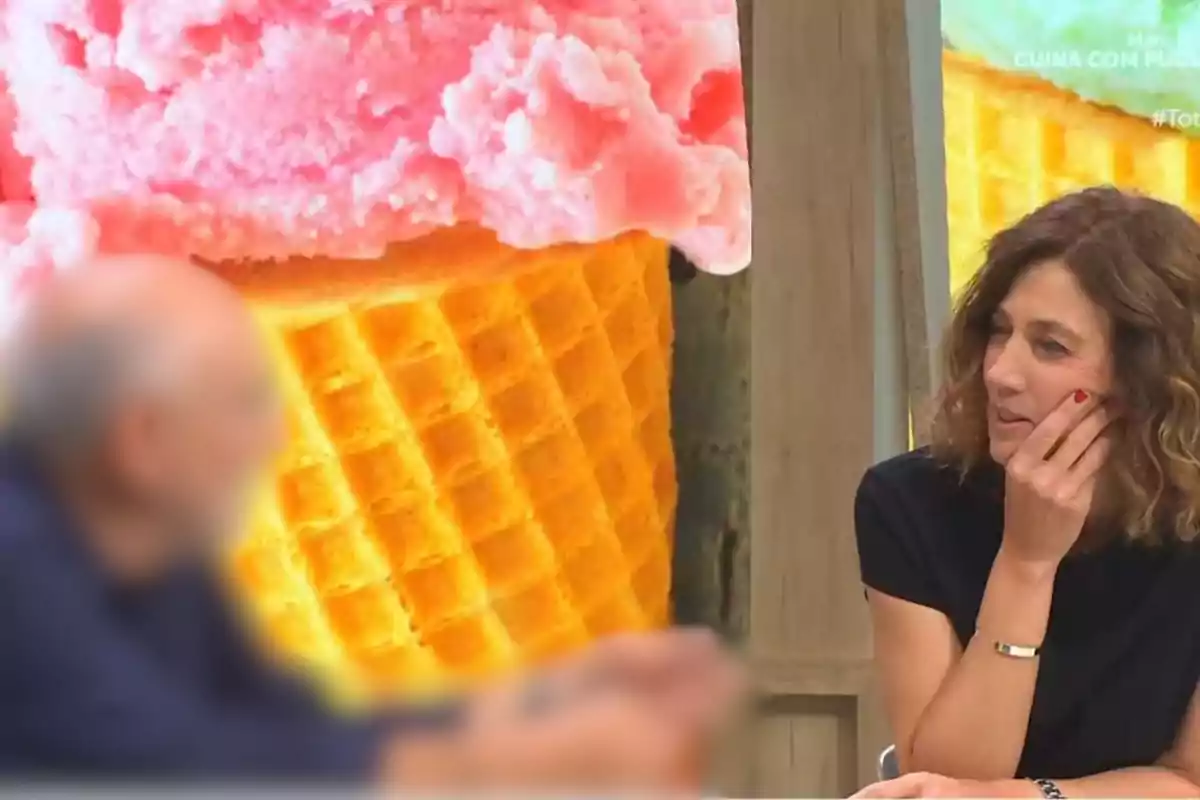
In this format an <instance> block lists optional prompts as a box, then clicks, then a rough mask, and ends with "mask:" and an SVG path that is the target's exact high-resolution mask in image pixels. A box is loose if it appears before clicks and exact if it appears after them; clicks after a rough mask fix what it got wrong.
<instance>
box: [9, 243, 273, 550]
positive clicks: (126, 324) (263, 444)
mask: <svg viewBox="0 0 1200 800" xmlns="http://www.w3.org/2000/svg"><path fill="white" fill-rule="evenodd" d="M4 366H5V368H6V373H7V374H6V375H5V376H4V378H3V383H2V385H3V387H4V393H5V401H6V405H7V408H6V409H5V411H6V415H7V417H8V421H9V423H10V424H11V426H12V428H13V429H14V432H15V433H16V434H17V435H18V436H20V437H22V438H23V439H25V441H26V442H27V443H28V444H29V445H30V446H32V447H33V448H35V449H36V450H38V451H39V452H40V454H41V455H42V456H44V457H45V458H46V459H47V460H48V461H49V462H50V463H51V464H52V465H54V466H55V467H56V468H60V469H62V470H63V471H64V472H63V474H64V475H70V476H71V477H72V478H74V479H81V480H83V481H86V482H87V483H88V484H89V485H90V487H91V489H92V490H93V492H95V490H99V491H100V495H101V496H102V497H103V499H104V501H105V502H108V503H112V504H114V505H117V506H119V507H120V511H121V513H122V514H124V515H129V514H134V515H137V517H138V518H139V519H141V520H145V521H146V522H147V523H149V525H148V527H149V528H153V529H156V530H159V531H161V532H162V535H163V536H164V537H170V541H169V544H171V545H172V546H173V547H184V548H187V549H192V548H194V547H195V546H197V545H203V544H206V543H208V542H211V541H212V540H213V538H214V537H217V536H221V535H226V534H230V533H234V532H236V528H237V527H239V523H240V522H241V519H242V515H243V513H244V512H245V510H246V506H247V504H248V502H249V500H250V494H251V492H252V490H253V488H254V487H255V485H256V484H257V481H258V480H259V479H260V477H261V474H262V471H263V469H264V468H265V467H266V466H267V464H268V462H269V460H270V459H271V457H272V456H273V454H274V453H275V451H276V450H277V448H278V447H279V446H280V444H281V438H282V430H281V428H282V425H281V419H280V413H279V412H280V410H279V407H278V403H277V397H276V393H275V384H274V380H273V378H274V375H273V372H272V369H271V363H270V359H269V357H268V354H267V352H266V351H265V348H264V344H263V341H262V339H261V338H260V336H259V331H258V330H257V328H256V326H255V322H254V320H253V318H252V317H251V316H250V314H249V313H248V311H247V309H246V308H245V306H244V305H243V304H242V302H241V300H240V299H239V297H238V296H237V294H236V293H235V292H234V291H233V289H232V288H231V287H229V286H228V285H226V284H224V283H223V282H221V281H220V280H219V279H217V278H216V277H214V276H213V275H211V274H209V273H207V272H205V271H203V270H201V269H199V268H197V267H194V266H192V265H190V264H188V263H186V262H180V261H175V260H170V259H164V258H156V257H150V256H139V257H122V258H110V259H105V260H103V261H97V262H95V263H92V264H89V265H88V266H87V267H85V268H83V269H81V270H78V271H76V272H72V273H69V274H67V275H64V276H62V277H61V278H58V279H56V280H55V281H54V282H53V283H51V284H50V285H48V286H47V287H46V288H45V290H44V292H42V293H41V295H40V296H39V297H38V298H37V299H36V300H35V303H34V306H33V308H31V309H30V313H29V315H28V316H27V317H26V318H25V320H24V322H23V323H22V325H21V326H20V328H19V329H18V331H17V332H16V336H15V338H14V339H13V341H12V346H11V349H10V351H9V353H8V355H7V358H6V359H5V364H4Z"/></svg>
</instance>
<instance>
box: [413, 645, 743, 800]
mask: <svg viewBox="0 0 1200 800" xmlns="http://www.w3.org/2000/svg"><path fill="white" fill-rule="evenodd" d="M744 688H745V683H744V680H743V677H742V672H741V670H740V668H739V666H738V664H737V662H736V661H735V660H734V659H733V658H731V657H730V656H729V655H728V654H727V653H726V652H725V651H724V650H723V649H722V648H721V647H720V645H719V643H718V642H717V640H716V638H715V637H713V636H712V635H711V634H709V633H707V632H703V631H690V630H671V631H663V632H657V633H646V634H628V635H622V636H617V637H613V638H611V639H607V640H602V641H601V642H599V643H597V644H596V645H594V646H593V647H591V648H588V649H587V650H584V651H582V652H581V653H578V654H576V655H573V656H571V657H569V658H567V659H564V660H563V661H562V662H560V663H559V664H557V665H554V666H552V667H550V668H548V669H545V670H542V671H539V672H538V673H536V674H534V675H531V676H521V677H520V678H518V679H517V680H513V681H509V682H506V683H504V684H503V685H501V686H499V687H496V688H493V689H491V690H490V691H485V692H482V693H480V694H479V695H477V696H476V697H475V698H474V700H473V701H472V702H471V704H470V712H469V714H468V718H467V720H466V723H465V725H464V727H463V728H462V729H461V730H459V731H457V732H455V733H454V734H453V735H452V736H450V737H448V738H447V739H445V740H443V742H442V743H440V744H437V743H435V744H429V743H421V742H411V743H409V745H408V746H407V747H406V745H405V743H404V742H403V741H398V742H397V745H396V758H395V759H394V761H393V764H394V768H393V769H392V770H390V773H391V774H390V778H389V783H390V784H391V785H392V786H395V787H402V788H408V789H411V788H422V789H424V788H428V789H448V788H467V789H474V790H481V791H493V790H511V789H518V790H537V791H558V790H566V791H574V790H597V791H600V790H603V791H645V790H669V791H675V792H679V791H687V790H697V789H699V787H700V783H701V781H702V780H703V770H704V766H705V762H706V761H707V757H708V750H709V747H710V745H711V744H712V741H713V738H714V737H715V735H716V734H717V733H718V732H719V731H720V729H721V728H722V727H723V725H724V723H725V722H726V721H727V720H728V718H729V717H730V716H731V714H732V713H733V711H734V710H735V709H736V708H737V705H738V701H739V700H740V699H741V698H742V696H743V693H744Z"/></svg>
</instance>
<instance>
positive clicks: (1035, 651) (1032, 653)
mask: <svg viewBox="0 0 1200 800" xmlns="http://www.w3.org/2000/svg"><path fill="white" fill-rule="evenodd" d="M992 647H993V648H995V650H996V652H997V653H999V654H1000V655H1002V656H1008V657H1009V658H1037V657H1038V655H1040V654H1041V652H1042V648H1040V647H1030V646H1028V645H1021V644H1009V643H1008V642H993V643H992Z"/></svg>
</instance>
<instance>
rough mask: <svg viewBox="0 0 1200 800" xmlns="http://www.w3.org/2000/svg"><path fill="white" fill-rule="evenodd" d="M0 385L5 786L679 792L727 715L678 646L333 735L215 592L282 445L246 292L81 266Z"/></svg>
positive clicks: (665, 641)
mask: <svg viewBox="0 0 1200 800" xmlns="http://www.w3.org/2000/svg"><path fill="white" fill-rule="evenodd" d="M4 366H5V368H6V370H7V374H6V375H5V376H4V377H3V382H2V384H0V385H3V386H4V388H5V394H6V397H5V400H6V409H5V411H6V419H7V423H8V425H7V430H6V431H5V434H4V436H3V439H2V440H0V777H4V778H17V777H20V778H28V777H35V778H36V777H47V778H55V779H62V778H71V779H102V778H113V779H122V780H126V779H134V778H155V779H168V780H170V779H174V780H180V781H189V780H219V781H229V782H235V781H245V780H284V781H297V780H329V781H345V782H350V783H374V784H377V785H383V786H386V787H390V788H405V789H428V790H459V789H485V790H489V789H506V788H508V789H542V790H554V789H560V790H622V789H643V790H654V789H679V788H683V787H682V786H681V784H680V781H681V780H684V779H685V777H686V770H687V769H688V768H689V767H690V766H692V765H691V764H690V763H689V761H690V759H693V758H694V757H695V756H696V755H697V754H698V748H699V747H700V746H701V745H702V743H703V740H704V737H705V736H706V735H707V734H708V733H709V732H710V731H711V729H712V725H713V724H715V723H716V722H717V721H718V720H719V718H720V716H721V713H722V712H723V711H724V710H725V709H726V708H727V707H728V706H729V704H730V701H731V700H732V699H733V698H734V697H735V696H736V693H737V688H738V684H737V680H736V678H737V675H736V670H734V669H733V667H732V663H731V662H730V661H729V660H728V659H727V658H726V657H725V656H724V655H723V654H722V652H721V651H720V648H719V647H718V646H717V645H716V644H715V643H714V641H713V640H712V639H711V638H710V637H707V636H704V635H701V634H697V633H694V632H691V633H689V632H670V633H663V634H650V635H644V636H631V637H625V638H622V639H618V640H613V641H611V642H606V643H602V644H600V645H599V646H597V647H596V648H595V649H594V650H592V651H589V652H587V653H584V654H583V655H582V656H579V657H577V658H574V659H571V660H570V663H568V664H565V665H563V666H561V667H559V668H557V669H554V670H551V671H549V672H547V673H546V674H544V675H539V676H531V677H530V678H528V679H526V680H521V681H516V682H513V684H512V685H506V686H503V687H497V688H495V689H492V690H491V691H486V692H481V693H479V694H478V695H476V696H472V697H465V698H462V699H461V700H459V701H455V702H451V703H447V704H445V705H442V706H439V707H438V708H437V709H433V710H428V709H427V710H417V709H411V710H409V711H407V712H405V711H404V710H400V711H399V712H398V713H390V714H387V715H385V716H379V717H375V718H371V719H366V720H348V719H343V718H341V717H338V716H335V715H334V714H332V713H330V712H329V711H327V710H326V709H325V708H324V707H323V706H322V705H321V703H320V702H319V701H318V700H317V698H316V696H315V695H313V694H312V693H311V692H310V691H309V690H308V689H307V688H306V687H304V686H303V685H302V684H299V683H296V682H293V681H292V680H290V679H289V678H288V677H287V676H285V675H284V674H282V673H280V672H278V671H276V670H275V669H274V668H273V667H272V666H270V665H269V664H268V663H267V662H266V661H265V660H264V659H262V658H261V657H260V656H259V654H258V653H256V652H255V650H254V648H253V646H252V645H251V643H250V641H249V639H248V638H247V637H246V636H245V635H243V633H242V631H241V630H240V629H239V626H238V624H237V620H236V618H235V615H234V614H233V613H231V609H230V608H229V607H228V606H227V605H226V603H225V601H224V600H223V598H222V597H221V594H220V585H219V581H218V580H217V578H216V573H215V570H214V568H213V562H214V559H213V558H212V556H213V555H214V554H216V553H217V551H219V549H220V546H221V544H222V541H223V539H224V538H225V537H227V536H229V535H230V534H232V533H234V532H237V531H239V530H240V529H241V528H242V523H243V519H242V515H243V513H244V512H245V511H246V508H247V502H248V498H249V497H250V495H251V493H252V490H253V487H254V486H255V484H256V482H257V481H259V480H261V478H262V475H263V472H264V470H265V469H266V468H267V466H268V464H269V462H270V460H271V459H272V457H273V456H274V454H275V453H276V451H277V449H278V448H279V447H280V445H281V441H282V437H283V432H282V424H281V417H280V408H279V404H278V398H277V396H276V394H275V385H274V382H273V375H272V370H271V362H270V358H269V357H268V354H267V353H266V351H265V350H264V345H263V342H262V341H261V340H260V338H259V335H258V331H257V329H256V327H255V324H254V321H253V320H252V318H251V316H250V314H249V313H248V311H247V309H246V308H245V307H244V306H243V304H242V302H241V301H240V299H239V297H238V296H237V295H236V293H235V292H234V291H233V290H232V289H231V288H230V287H228V286H227V285H225V284H224V283H222V282H221V281H219V280H218V279H217V278H215V277H213V276H212V275H211V274H209V273H207V272H204V271H202V270H200V269H197V268H194V267H192V266H191V265H189V264H186V263H180V262H175V261H170V260H166V259H158V258H151V257H140V258H133V257H129V258H122V259H117V260H110V261H107V262H104V263H96V264H92V265H90V266H89V267H87V268H85V269H82V270H80V271H78V272H75V273H72V274H70V275H69V276H66V277H63V278H59V279H57V280H56V281H55V282H54V283H53V284H51V285H50V286H48V287H47V288H46V290H45V291H44V292H43V293H42V294H41V296H40V298H39V299H38V300H37V301H36V305H35V307H34V308H33V309H32V310H31V312H30V314H29V315H28V316H27V318H26V319H25V320H24V322H23V325H22V326H21V328H20V330H19V331H18V333H17V335H16V337H15V340H14V342H13V345H12V347H11V349H10V351H9V352H8V353H7V354H6V358H5V361H4Z"/></svg>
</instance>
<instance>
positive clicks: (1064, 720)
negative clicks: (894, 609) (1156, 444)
mask: <svg viewBox="0 0 1200 800" xmlns="http://www.w3.org/2000/svg"><path fill="white" fill-rule="evenodd" d="M1003 495H1004V480H1003V473H1002V472H1001V470H1000V469H999V468H998V467H995V466H994V465H992V466H991V467H989V468H985V469H981V470H978V471H976V472H974V473H972V475H970V476H969V477H968V478H967V479H966V480H965V481H964V480H962V479H960V476H959V473H958V471H957V470H956V469H954V468H951V467H949V466H946V465H943V464H941V463H939V462H938V461H936V460H935V459H934V458H933V457H932V456H931V455H930V454H929V453H928V452H927V451H924V450H918V451H915V452H912V453H906V454H904V455H900V456H897V457H895V458H891V459H889V460H887V461H884V462H883V463H881V464H878V465H876V466H875V467H872V468H871V469H870V470H868V471H867V473H866V475H865V476H864V478H863V480H862V483H861V485H860V486H859V490H858V494H857V498H856V501H855V527H856V530H857V538H858V552H859V561H860V566H861V570H862V578H863V582H864V583H865V584H866V585H867V586H869V587H871V588H874V589H876V590H878V591H880V592H883V593H885V594H888V595H891V596H893V597H898V598H900V599H903V600H908V601H910V602H913V603H918V604H920V605H923V606H928V607H930V608H933V609H937V610H938V611H941V612H942V613H943V614H945V615H946V617H947V618H948V619H949V620H950V622H951V623H952V624H953V626H954V630H955V632H956V633H957V635H958V639H959V641H960V642H961V643H962V644H963V646H966V644H967V642H968V641H969V640H970V638H971V636H972V635H973V633H974V630H975V619H976V616H977V615H978V613H979V607H980V604H981V602H982V600H983V592H984V588H985V586H986V583H987V579H988V573H989V571H990V569H991V565H992V561H993V560H994V559H995V557H996V553H997V551H998V549H999V546H1000V539H1001V534H1002V526H1003V517H1004V510H1003V499H1004V497H1003ZM913 657H914V658H919V657H920V654H919V653H916V654H913ZM1198 680H1200V548H1198V547H1197V546H1194V545H1186V544H1180V543H1173V544H1166V545H1157V546H1150V545H1139V544H1133V543H1130V542H1128V541H1125V540H1119V541H1116V542H1114V543H1113V544H1109V545H1104V546H1102V547H1100V548H1097V549H1095V550H1093V551H1091V552H1086V553H1081V554H1078V555H1074V554H1073V555H1071V556H1070V557H1069V558H1068V559H1066V560H1065V561H1064V562H1063V564H1062V565H1061V567H1060V569H1059V573H1058V576H1057V578H1056V580H1055V585H1054V600H1053V603H1052V606H1051V611H1050V621H1049V630H1048V632H1047V635H1046V641H1045V642H1044V648H1043V651H1042V656H1041V662H1040V665H1039V670H1038V678H1037V688H1036V690H1035V693H1034V701H1033V708H1032V711H1031V713H1030V721H1029V730H1028V734H1027V736H1026V741H1025V750H1024V753H1023V755H1022V757H1021V763H1020V765H1019V767H1018V777H1022V778H1036V777H1048V778H1064V779H1069V778H1078V777H1082V776H1085V775H1094V774H1097V773H1100V772H1106V771H1109V770H1113V769H1120V768H1123V767H1131V766H1147V765H1150V764H1152V763H1153V762H1155V761H1156V760H1157V759H1158V758H1159V757H1160V756H1162V755H1163V753H1165V752H1166V751H1167V750H1168V749H1169V748H1170V747H1171V745H1172V744H1173V743H1174V740H1175V738H1176V735H1177V733H1178V731H1179V728H1180V725H1181V724H1182V723H1183V720H1184V717H1185V715H1186V712H1187V709H1188V705H1189V702H1190V700H1191V698H1192V694H1193V693H1194V692H1195V690H1196V686H1197V681H1198Z"/></svg>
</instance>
